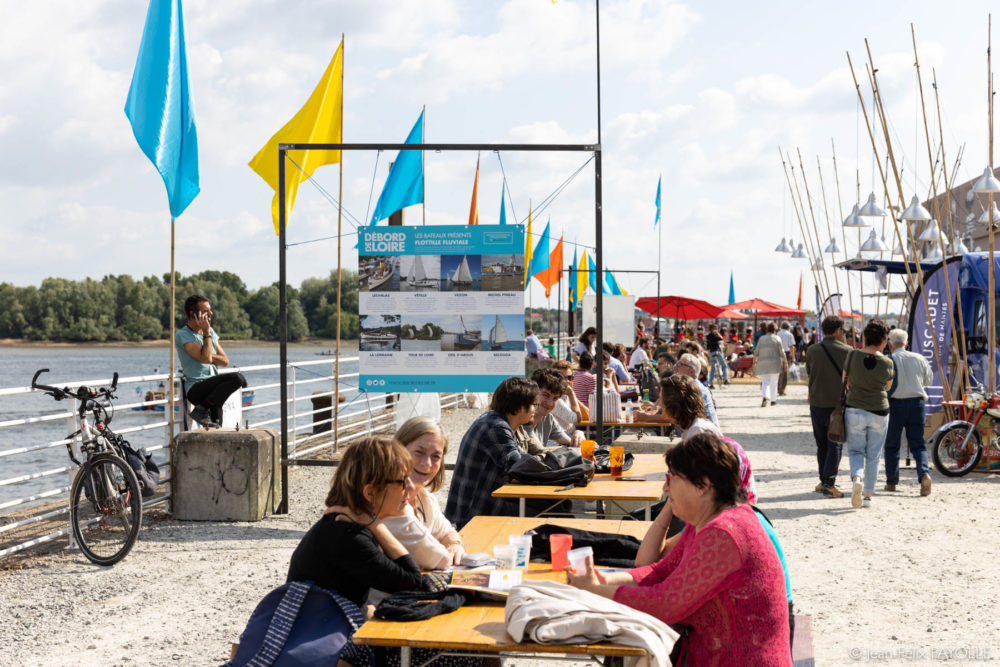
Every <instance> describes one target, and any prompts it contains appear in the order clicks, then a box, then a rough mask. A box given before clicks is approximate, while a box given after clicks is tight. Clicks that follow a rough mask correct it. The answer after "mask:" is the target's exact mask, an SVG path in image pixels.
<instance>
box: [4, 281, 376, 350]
mask: <svg viewBox="0 0 1000 667" xmlns="http://www.w3.org/2000/svg"><path fill="white" fill-rule="evenodd" d="M342 277H343V280H342V283H341V337H342V338H347V339H353V338H357V337H358V275H357V273H355V272H353V271H344V272H343V273H342ZM176 283H177V302H176V304H175V305H176V307H175V309H174V318H175V320H176V323H177V326H183V325H184V323H185V322H187V316H186V315H185V314H184V299H186V298H187V297H188V296H189V295H191V294H203V295H205V296H206V297H207V298H208V300H209V301H210V302H211V304H212V311H213V314H214V315H213V318H212V326H213V328H214V329H215V330H216V332H217V333H218V334H219V336H221V337H222V338H229V339H232V338H239V339H246V338H252V339H257V340H278V338H279V334H280V329H279V321H278V313H279V304H278V296H279V290H278V285H277V283H275V284H273V285H268V286H266V287H261V288H260V289H256V290H248V289H247V286H246V284H245V283H244V282H243V280H242V279H241V278H240V277H239V276H237V275H236V274H233V273H230V272H228V271H202V272H201V273H197V274H194V275H191V276H186V277H184V276H181V275H180V274H176ZM169 307H170V274H169V273H168V274H164V275H163V277H162V278H156V277H155V276H149V277H146V278H143V279H141V280H136V279H134V278H132V277H131V276H125V275H122V276H105V277H104V278H102V279H101V280H93V279H91V278H87V279H86V280H82V281H77V280H66V279H63V278H46V279H45V280H44V281H42V284H41V285H40V286H38V287H35V286H28V287H17V286H15V285H11V284H9V283H0V338H22V339H26V340H36V341H66V342H89V341H96V342H117V341H141V340H158V339H165V338H167V337H168V336H169V334H170V320H169V319H168V315H167V312H168V310H169ZM336 335H337V273H336V271H331V272H330V275H329V276H328V277H326V278H307V279H306V280H304V281H302V285H301V286H299V288H298V289H295V288H294V287H291V286H289V287H288V338H289V340H293V341H294V340H302V339H303V338H307V337H322V338H335V337H336Z"/></svg>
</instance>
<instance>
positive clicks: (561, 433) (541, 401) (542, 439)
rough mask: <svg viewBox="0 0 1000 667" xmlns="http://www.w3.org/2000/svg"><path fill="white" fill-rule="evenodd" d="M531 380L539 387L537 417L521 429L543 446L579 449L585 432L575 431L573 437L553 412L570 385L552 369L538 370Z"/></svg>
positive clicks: (536, 406) (536, 405) (536, 407)
mask: <svg viewBox="0 0 1000 667" xmlns="http://www.w3.org/2000/svg"><path fill="white" fill-rule="evenodd" d="M531 379H532V381H533V382H534V383H535V384H537V385H538V402H537V403H536V404H535V417H534V419H532V420H531V422H529V423H528V424H525V425H524V426H522V427H521V428H522V429H525V430H526V431H527V432H528V433H529V435H530V436H531V437H532V438H533V439H534V440H536V441H537V442H539V443H541V445H542V446H546V445H548V444H549V443H550V442H554V443H555V444H557V445H571V446H573V447H579V446H580V442H581V441H583V432H582V431H574V432H573V434H572V435H570V434H568V433H566V431H565V430H563V428H562V426H560V425H559V422H558V421H557V420H556V418H555V416H554V415H553V411H554V410H555V408H556V407H557V406H558V405H559V399H560V397H562V396H564V395H565V394H566V392H567V390H568V385H569V383H568V382H566V380H565V378H563V376H562V375H560V373H559V372H558V371H556V370H555V369H552V368H546V369H541V368H540V369H538V370H537V371H535V372H534V373H532V374H531Z"/></svg>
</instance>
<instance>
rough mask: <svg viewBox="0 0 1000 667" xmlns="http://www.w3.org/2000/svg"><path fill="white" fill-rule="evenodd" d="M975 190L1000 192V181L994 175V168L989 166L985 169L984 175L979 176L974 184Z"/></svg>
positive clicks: (973, 188)
mask: <svg viewBox="0 0 1000 667" xmlns="http://www.w3.org/2000/svg"><path fill="white" fill-rule="evenodd" d="M972 191H973V192H1000V181H998V180H997V178H996V176H994V175H993V170H992V169H990V168H989V167H986V168H985V169H983V175H982V176H980V177H979V180H978V181H976V184H975V185H973V186H972Z"/></svg>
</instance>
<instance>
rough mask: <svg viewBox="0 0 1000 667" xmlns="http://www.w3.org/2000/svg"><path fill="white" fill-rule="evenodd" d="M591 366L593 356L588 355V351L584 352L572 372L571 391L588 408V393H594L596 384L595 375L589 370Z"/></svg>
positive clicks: (592, 364) (592, 365)
mask: <svg viewBox="0 0 1000 667" xmlns="http://www.w3.org/2000/svg"><path fill="white" fill-rule="evenodd" d="M593 367H594V358H593V357H592V356H590V353H589V352H584V353H583V354H581V355H580V361H578V362H577V369H576V371H574V373H573V393H574V394H576V398H577V400H578V401H579V402H580V403H581V404H583V406H584V407H586V408H587V409H588V410H589V409H590V395H591V394H593V393H594V387H596V386H597V377H596V376H595V375H594V374H593V373H591V372H590V371H591V369H592V368H593Z"/></svg>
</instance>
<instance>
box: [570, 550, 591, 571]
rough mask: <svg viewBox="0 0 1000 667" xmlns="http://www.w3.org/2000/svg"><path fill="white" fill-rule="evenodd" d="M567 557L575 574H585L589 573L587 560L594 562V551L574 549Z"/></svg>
mask: <svg viewBox="0 0 1000 667" xmlns="http://www.w3.org/2000/svg"><path fill="white" fill-rule="evenodd" d="M567 556H568V557H569V566H570V568H572V570H573V574H583V573H585V572H586V571H587V559H588V558H589V559H590V561H591V562H593V561H594V549H593V548H591V547H580V548H579V549H573V550H572V551H570V552H569V553H568V554H567Z"/></svg>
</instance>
